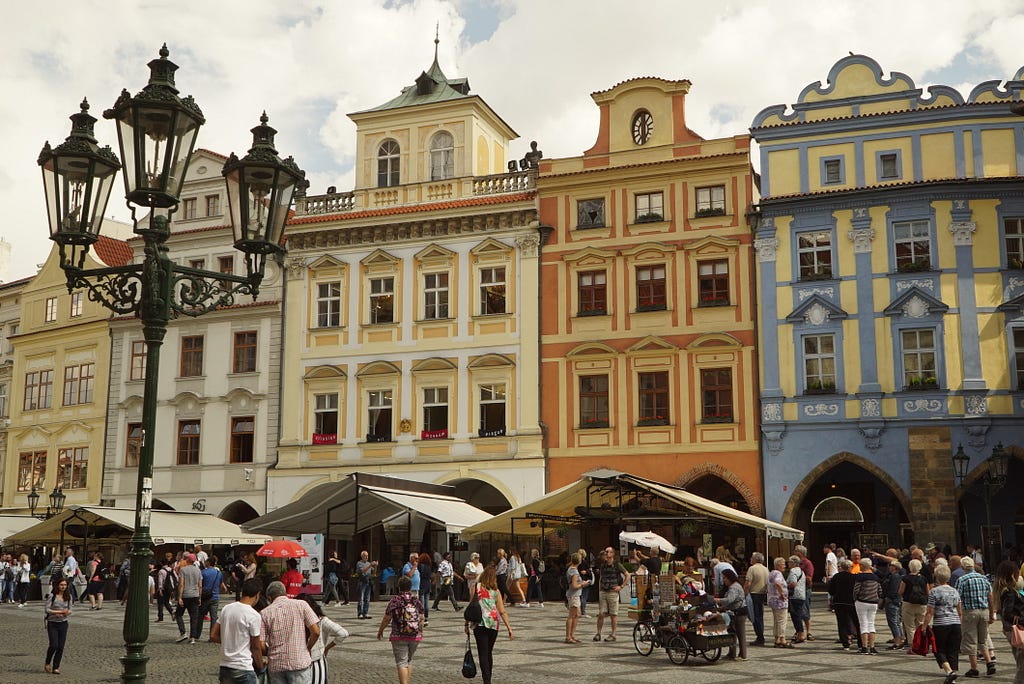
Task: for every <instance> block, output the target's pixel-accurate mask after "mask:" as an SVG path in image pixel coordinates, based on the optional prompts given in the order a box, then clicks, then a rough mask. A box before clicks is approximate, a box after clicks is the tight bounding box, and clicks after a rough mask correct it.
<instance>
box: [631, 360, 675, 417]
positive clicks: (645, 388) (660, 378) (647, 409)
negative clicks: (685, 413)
mask: <svg viewBox="0 0 1024 684" xmlns="http://www.w3.org/2000/svg"><path fill="white" fill-rule="evenodd" d="M637 388H638V392H639V400H640V401H639V414H638V418H637V423H636V424H637V425H638V426H641V427H643V426H647V425H668V424H669V423H670V422H671V421H669V403H668V400H669V392H668V372H667V371H658V372H655V373H638V374H637Z"/></svg>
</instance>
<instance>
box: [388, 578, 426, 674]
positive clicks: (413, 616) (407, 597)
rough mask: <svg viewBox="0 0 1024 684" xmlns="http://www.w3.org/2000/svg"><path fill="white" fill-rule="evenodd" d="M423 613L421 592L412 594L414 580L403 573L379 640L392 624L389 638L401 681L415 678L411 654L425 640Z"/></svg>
mask: <svg viewBox="0 0 1024 684" xmlns="http://www.w3.org/2000/svg"><path fill="white" fill-rule="evenodd" d="M422 615H423V604H422V603H420V599H419V595H418V594H417V595H416V596H413V594H412V580H411V579H409V578H408V577H407V576H405V575H402V576H401V577H399V578H398V593H397V594H395V595H394V596H392V597H391V600H390V601H388V605H387V607H386V608H385V609H384V617H382V618H381V620H380V627H379V628H378V629H377V641H380V640H381V639H383V638H384V628H385V627H387V626H388V625H389V624H390V625H391V636H390V637H389V640H390V641H391V651H392V653H394V656H395V668H396V669H397V670H398V682H399V684H409V681H410V678H411V677H412V657H413V654H415V653H416V647H417V646H419V643H420V641H422V640H423V619H422Z"/></svg>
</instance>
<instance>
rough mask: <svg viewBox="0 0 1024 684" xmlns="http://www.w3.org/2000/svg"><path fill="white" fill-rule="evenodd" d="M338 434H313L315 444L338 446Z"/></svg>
mask: <svg viewBox="0 0 1024 684" xmlns="http://www.w3.org/2000/svg"><path fill="white" fill-rule="evenodd" d="M337 443H338V434H337V433H336V432H330V433H320V432H314V433H313V444H337Z"/></svg>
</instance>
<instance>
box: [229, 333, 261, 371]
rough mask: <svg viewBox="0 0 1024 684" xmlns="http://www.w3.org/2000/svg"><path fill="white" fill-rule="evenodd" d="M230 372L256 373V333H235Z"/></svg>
mask: <svg viewBox="0 0 1024 684" xmlns="http://www.w3.org/2000/svg"><path fill="white" fill-rule="evenodd" d="M233 356H234V364H233V367H232V370H233V371H234V372H235V373H255V372H256V331H255V330H246V331H245V332H236V333H235V352H234V354H233Z"/></svg>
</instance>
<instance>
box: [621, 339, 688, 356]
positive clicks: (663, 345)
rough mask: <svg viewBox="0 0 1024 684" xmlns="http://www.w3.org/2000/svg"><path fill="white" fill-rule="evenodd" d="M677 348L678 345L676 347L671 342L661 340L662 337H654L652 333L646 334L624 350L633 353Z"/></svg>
mask: <svg viewBox="0 0 1024 684" xmlns="http://www.w3.org/2000/svg"><path fill="white" fill-rule="evenodd" d="M677 349H679V347H677V346H676V345H674V344H672V343H671V342H668V341H666V340H663V339H662V338H660V337H656V336H654V335H648V336H647V337H645V338H643V339H642V340H639V341H638V342H636V343H635V344H634V345H633V346H631V347H630V348H629V349H627V350H626V351H627V352H631V353H635V352H653V351H675V350H677Z"/></svg>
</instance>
